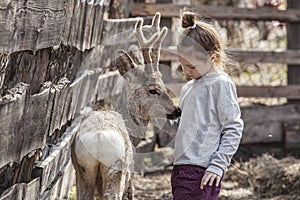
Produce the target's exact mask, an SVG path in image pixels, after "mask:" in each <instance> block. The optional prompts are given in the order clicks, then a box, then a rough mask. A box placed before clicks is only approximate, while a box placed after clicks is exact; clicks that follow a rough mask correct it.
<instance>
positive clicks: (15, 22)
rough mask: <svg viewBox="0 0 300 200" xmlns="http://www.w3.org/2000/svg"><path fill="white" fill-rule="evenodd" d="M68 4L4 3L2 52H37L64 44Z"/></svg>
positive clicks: (23, 0) (13, 0)
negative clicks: (63, 36) (65, 9)
mask: <svg viewBox="0 0 300 200" xmlns="http://www.w3.org/2000/svg"><path fill="white" fill-rule="evenodd" d="M65 3H66V2H65V1H61V0H53V1H48V0H42V1H34V0H21V1H17V0H10V1H9V0H7V1H4V2H2V3H1V4H0V16H1V17H0V19H1V20H0V29H1V30H2V31H1V34H0V38H1V39H0V48H1V49H0V51H2V52H7V53H11V52H15V51H20V50H33V51H35V50H37V49H42V48H45V47H49V46H52V45H53V44H59V43H60V35H61V32H62V30H63V28H64V20H65V14H64V12H65V11H64V8H65V7H66V5H65Z"/></svg>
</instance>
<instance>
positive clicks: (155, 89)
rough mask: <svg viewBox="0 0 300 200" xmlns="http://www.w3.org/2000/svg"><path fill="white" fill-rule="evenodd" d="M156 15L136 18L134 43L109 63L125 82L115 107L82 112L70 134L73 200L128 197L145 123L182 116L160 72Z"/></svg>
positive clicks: (161, 35) (164, 30)
mask: <svg viewBox="0 0 300 200" xmlns="http://www.w3.org/2000/svg"><path fill="white" fill-rule="evenodd" d="M160 17H161V15H160V13H156V14H155V16H154V17H153V19H152V24H151V25H143V20H142V19H139V20H138V21H137V22H136V24H135V29H134V36H135V37H136V39H137V41H138V45H139V46H136V45H132V46H130V47H129V49H128V51H127V52H126V51H119V55H118V58H117V59H116V61H115V62H114V64H115V66H116V68H117V70H118V71H119V73H120V75H121V76H122V77H123V78H124V79H125V81H124V82H125V84H124V89H123V92H122V94H121V98H119V101H117V103H116V106H115V107H114V109H113V110H109V111H90V112H88V113H87V114H85V116H84V117H83V119H82V122H81V124H80V127H79V130H78V132H77V134H76V135H75V136H74V139H73V141H72V144H71V159H72V164H73V166H74V169H75V173H76V193H77V194H76V195H77V199H78V200H83V199H84V200H89V199H94V198H98V199H109V200H111V199H112V200H121V199H123V200H125V199H132V198H133V196H134V194H133V184H132V177H133V173H132V170H133V160H134V159H133V157H134V156H133V155H134V152H135V147H136V146H137V144H138V143H139V141H140V138H142V137H143V136H144V135H145V132H146V130H147V126H148V124H149V123H151V119H153V118H156V117H160V118H165V119H171V120H174V119H177V118H178V117H179V116H180V114H181V111H180V109H179V108H178V106H176V105H175V103H174V102H173V100H172V98H171V96H170V94H169V91H168V89H167V88H166V86H165V85H164V82H163V80H162V74H161V72H160V71H159V57H160V50H161V45H162V42H163V41H164V39H165V37H166V34H167V28H166V27H164V28H162V29H161V28H160ZM145 33H148V35H147V38H148V39H146V37H145Z"/></svg>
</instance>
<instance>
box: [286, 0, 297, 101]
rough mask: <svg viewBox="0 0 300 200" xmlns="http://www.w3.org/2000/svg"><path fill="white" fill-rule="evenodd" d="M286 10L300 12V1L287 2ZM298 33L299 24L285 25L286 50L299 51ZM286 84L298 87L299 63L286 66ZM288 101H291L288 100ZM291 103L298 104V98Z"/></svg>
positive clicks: (290, 0)
mask: <svg viewBox="0 0 300 200" xmlns="http://www.w3.org/2000/svg"><path fill="white" fill-rule="evenodd" d="M287 5H288V10H290V9H298V10H300V1H292V0H288V1H287ZM299 31H300V23H299V22H297V23H294V22H289V23H288V24H287V48H288V49H300V38H299ZM287 74H288V84H289V85H290V84H291V85H293V84H297V85H300V79H299V76H300V63H289V65H288V71H287ZM289 100H290V101H291V100H292V99H289ZM292 101H293V102H297V103H300V98H298V99H293V100H292Z"/></svg>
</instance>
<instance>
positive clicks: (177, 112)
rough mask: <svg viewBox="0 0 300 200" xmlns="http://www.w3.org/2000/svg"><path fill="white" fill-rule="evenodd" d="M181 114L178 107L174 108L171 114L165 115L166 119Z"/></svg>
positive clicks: (174, 117)
mask: <svg viewBox="0 0 300 200" xmlns="http://www.w3.org/2000/svg"><path fill="white" fill-rule="evenodd" d="M180 116H181V110H180V108H176V109H175V110H174V111H173V112H172V113H171V114H169V115H167V118H168V119H176V118H178V117H180Z"/></svg>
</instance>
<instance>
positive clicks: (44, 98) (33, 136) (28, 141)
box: [18, 89, 53, 158]
mask: <svg viewBox="0 0 300 200" xmlns="http://www.w3.org/2000/svg"><path fill="white" fill-rule="evenodd" d="M52 103H53V101H52V98H51V94H50V91H49V89H45V90H43V91H42V92H41V93H38V94H35V95H32V96H30V97H28V100H27V101H26V104H25V107H24V113H25V114H24V115H23V117H22V122H21V123H20V126H19V130H18V132H19V134H20V135H22V137H23V139H22V146H21V155H20V157H21V158H23V157H24V156H25V155H26V154H28V153H29V152H31V151H33V150H34V149H39V148H43V147H44V146H45V144H46V139H47V135H48V134H47V130H48V127H49V125H50V115H51V108H52Z"/></svg>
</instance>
